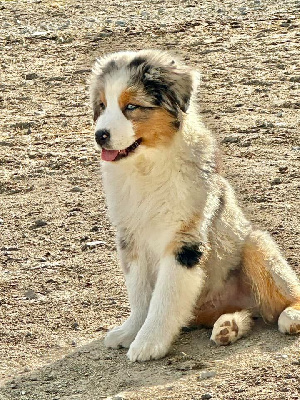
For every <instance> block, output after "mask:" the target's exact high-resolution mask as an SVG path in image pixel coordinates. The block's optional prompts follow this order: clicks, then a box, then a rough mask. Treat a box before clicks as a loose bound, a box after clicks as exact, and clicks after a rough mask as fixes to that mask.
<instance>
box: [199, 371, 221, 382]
mask: <svg viewBox="0 0 300 400" xmlns="http://www.w3.org/2000/svg"><path fill="white" fill-rule="evenodd" d="M216 374H217V373H216V372H215V371H203V372H202V373H201V374H200V376H198V381H203V380H205V379H209V378H214V377H215V376H216Z"/></svg>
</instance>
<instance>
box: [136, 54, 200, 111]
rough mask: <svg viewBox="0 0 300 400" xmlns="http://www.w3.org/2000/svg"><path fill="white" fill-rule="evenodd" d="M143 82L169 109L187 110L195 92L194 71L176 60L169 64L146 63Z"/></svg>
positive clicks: (160, 102) (158, 100)
mask: <svg viewBox="0 0 300 400" xmlns="http://www.w3.org/2000/svg"><path fill="white" fill-rule="evenodd" d="M143 83H144V86H145V88H146V91H147V92H149V93H150V94H151V95H152V96H154V97H155V99H156V100H157V103H158V104H159V105H163V106H165V107H166V108H167V109H169V111H171V112H172V111H173V112H174V111H177V109H178V108H179V109H180V110H181V111H183V112H186V111H187V109H188V107H189V103H190V99H191V95H192V92H193V71H192V70H189V69H188V68H186V67H181V66H180V67H177V66H176V64H175V61H172V62H171V63H170V64H169V65H167V66H151V65H147V64H146V65H145V67H144V76H143Z"/></svg>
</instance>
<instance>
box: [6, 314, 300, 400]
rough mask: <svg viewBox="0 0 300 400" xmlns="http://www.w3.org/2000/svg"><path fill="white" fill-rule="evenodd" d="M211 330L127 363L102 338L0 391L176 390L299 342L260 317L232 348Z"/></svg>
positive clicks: (91, 393) (97, 393) (48, 395)
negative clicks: (213, 338) (190, 379)
mask: <svg viewBox="0 0 300 400" xmlns="http://www.w3.org/2000/svg"><path fill="white" fill-rule="evenodd" d="M210 333H211V330H208V329H197V330H194V331H188V332H182V334H181V335H180V336H179V338H178V339H177V340H176V342H175V343H174V344H173V346H172V349H171V351H170V353H169V354H168V355H167V356H166V357H165V358H163V359H161V360H157V361H149V362H143V363H132V362H130V361H128V360H127V358H126V349H120V350H112V349H107V348H105V346H104V344H103V338H102V339H99V340H96V341H93V342H91V343H90V344H88V345H85V346H83V347H81V348H78V349H77V350H75V351H74V352H73V353H71V354H69V355H67V356H66V357H64V358H63V359H61V360H59V361H56V362H54V363H52V364H51V365H47V366H46V367H43V368H41V369H38V370H36V371H33V372H31V373H28V374H26V375H23V376H21V377H19V378H15V379H14V380H13V382H9V383H7V384H6V385H5V386H4V387H2V388H0V394H1V393H2V394H4V395H5V396H6V397H4V398H8V399H22V400H23V399H24V400H35V399H38V400H40V399H65V398H67V399H72V400H75V399H76V400H77V399H80V400H82V399H101V398H106V397H108V396H113V395H116V394H118V393H120V392H124V391H136V390H139V389H141V388H145V387H151V386H156V385H165V386H166V388H168V387H169V388H172V382H174V381H178V380H180V379H182V378H184V377H186V376H187V375H191V374H198V375H199V376H201V374H203V373H206V372H207V371H208V372H209V371H215V370H218V368H219V366H220V363H221V364H222V362H223V363H224V362H226V365H227V368H228V366H229V368H230V364H231V363H234V362H235V361H234V360H232V359H233V358H236V356H237V355H241V353H242V355H243V356H244V357H245V358H246V357H247V359H248V360H250V362H251V359H255V354H256V353H257V352H259V353H260V354H261V353H270V352H274V353H278V354H279V356H280V353H282V351H283V349H284V348H285V347H289V346H290V345H291V342H293V341H294V340H295V338H292V337H285V336H283V335H281V334H280V333H279V332H278V331H277V330H276V327H270V326H268V327H266V325H264V324H263V323H262V322H259V321H256V325H255V327H254V329H253V331H252V333H251V335H250V336H249V337H247V338H245V339H242V340H240V341H238V342H237V343H235V344H234V345H231V346H227V347H224V346H222V347H217V346H215V345H214V344H213V343H211V342H210V341H209V336H210ZM275 356H276V355H275ZM283 356H284V355H283ZM20 394H21V396H20Z"/></svg>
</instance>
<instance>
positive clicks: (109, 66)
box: [102, 60, 118, 75]
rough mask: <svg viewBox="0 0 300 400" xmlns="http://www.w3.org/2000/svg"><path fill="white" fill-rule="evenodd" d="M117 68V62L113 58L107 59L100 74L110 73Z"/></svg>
mask: <svg viewBox="0 0 300 400" xmlns="http://www.w3.org/2000/svg"><path fill="white" fill-rule="evenodd" d="M116 69H118V66H117V63H116V62H115V61H114V60H111V61H109V62H108V63H107V64H106V65H105V67H104V68H103V69H102V75H106V74H110V73H111V72H113V71H115V70H116Z"/></svg>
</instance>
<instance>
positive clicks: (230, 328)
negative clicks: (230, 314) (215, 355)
mask: <svg viewBox="0 0 300 400" xmlns="http://www.w3.org/2000/svg"><path fill="white" fill-rule="evenodd" d="M217 322H218V321H217ZM238 333H239V327H238V325H237V323H236V322H235V320H234V319H232V320H227V321H224V322H222V323H221V324H217V323H216V324H215V325H214V329H213V332H212V335H211V340H213V341H214V342H215V343H216V344H218V345H220V346H226V345H228V344H230V343H233V342H235V341H236V340H237V336H238Z"/></svg>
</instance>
